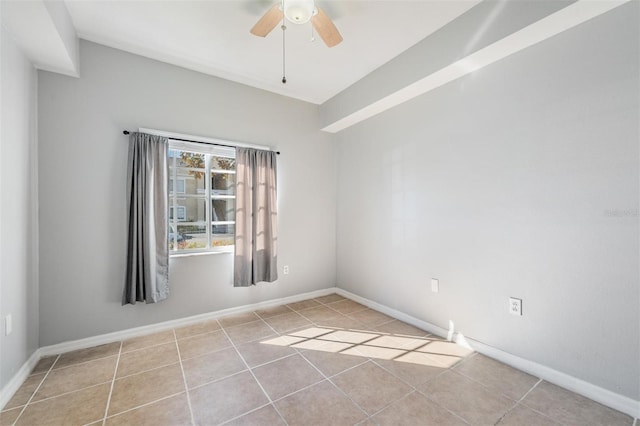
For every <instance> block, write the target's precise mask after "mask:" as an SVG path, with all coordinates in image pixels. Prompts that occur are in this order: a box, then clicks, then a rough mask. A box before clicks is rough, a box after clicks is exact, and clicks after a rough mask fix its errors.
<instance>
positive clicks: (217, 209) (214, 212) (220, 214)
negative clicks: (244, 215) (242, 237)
mask: <svg viewBox="0 0 640 426" xmlns="http://www.w3.org/2000/svg"><path fill="white" fill-rule="evenodd" d="M235 208H236V200H235V199H233V198H224V199H220V200H216V199H214V200H211V221H212V222H218V221H222V222H226V221H229V220H236V217H235Z"/></svg>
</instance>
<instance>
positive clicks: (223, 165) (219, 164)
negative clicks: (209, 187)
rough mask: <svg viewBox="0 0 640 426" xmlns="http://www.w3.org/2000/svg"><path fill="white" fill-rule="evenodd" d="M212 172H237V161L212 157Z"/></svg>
mask: <svg viewBox="0 0 640 426" xmlns="http://www.w3.org/2000/svg"><path fill="white" fill-rule="evenodd" d="M211 169H212V170H235V169H236V159H235V158H228V157H211Z"/></svg>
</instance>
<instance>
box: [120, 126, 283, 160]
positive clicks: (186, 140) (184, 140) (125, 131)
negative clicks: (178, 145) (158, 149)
mask: <svg viewBox="0 0 640 426" xmlns="http://www.w3.org/2000/svg"><path fill="white" fill-rule="evenodd" d="M122 134H123V135H128V134H129V131H128V130H123V131H122ZM169 139H173V140H174V141H183V142H193V143H203V144H205V145H215V146H224V147H226V148H237V146H233V145H225V144H222V143H213V142H200V141H192V140H191V139H178V138H169ZM276 154H278V155H280V151H276Z"/></svg>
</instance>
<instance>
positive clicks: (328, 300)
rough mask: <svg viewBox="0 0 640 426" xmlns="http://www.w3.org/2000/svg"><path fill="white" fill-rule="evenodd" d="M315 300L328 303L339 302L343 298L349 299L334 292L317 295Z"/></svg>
mask: <svg viewBox="0 0 640 426" xmlns="http://www.w3.org/2000/svg"><path fill="white" fill-rule="evenodd" d="M313 300H315V301H316V302H319V303H324V304H327V303H333V302H339V301H341V300H347V299H346V298H344V297H342V296H340V295H339V294H336V293H332V294H328V295H326V296H321V297H316V298H315V299H313Z"/></svg>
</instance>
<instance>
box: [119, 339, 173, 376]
mask: <svg viewBox="0 0 640 426" xmlns="http://www.w3.org/2000/svg"><path fill="white" fill-rule="evenodd" d="M178 361H179V359H178V349H177V348H176V344H175V343H174V342H171V343H165V344H162V345H158V346H152V347H150V348H145V349H138V350H136V351H131V352H125V353H123V354H122V355H120V361H119V362H118V372H117V373H116V376H117V377H118V378H120V377H124V376H128V375H130V374H137V373H141V372H143V371H146V370H151V369H153V368H158V367H162V366H164V365H169V364H175V363H176V362H178Z"/></svg>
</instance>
